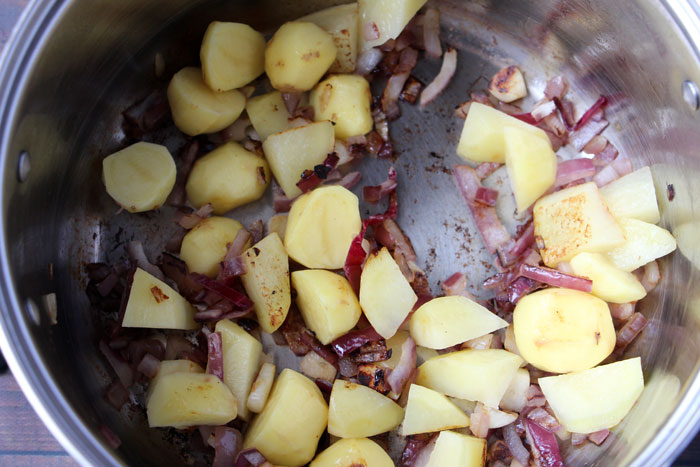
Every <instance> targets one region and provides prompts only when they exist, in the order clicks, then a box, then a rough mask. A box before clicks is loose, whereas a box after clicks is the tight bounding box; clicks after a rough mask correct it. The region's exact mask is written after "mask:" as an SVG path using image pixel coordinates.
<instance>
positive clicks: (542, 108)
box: [530, 101, 557, 122]
mask: <svg viewBox="0 0 700 467" xmlns="http://www.w3.org/2000/svg"><path fill="white" fill-rule="evenodd" d="M555 110H557V106H556V105H555V104H554V102H552V101H545V102H542V103H541V104H539V105H537V106H536V107H535V108H534V109H532V111H531V112H530V115H532V118H534V119H535V121H536V122H539V121H540V120H543V119H544V118H545V117H546V116H548V115H551V114H552V113H553V112H554V111H555Z"/></svg>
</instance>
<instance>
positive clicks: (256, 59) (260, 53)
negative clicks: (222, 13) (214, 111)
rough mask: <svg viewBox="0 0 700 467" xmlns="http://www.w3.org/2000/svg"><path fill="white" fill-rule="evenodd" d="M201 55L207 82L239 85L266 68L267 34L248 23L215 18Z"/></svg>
mask: <svg viewBox="0 0 700 467" xmlns="http://www.w3.org/2000/svg"><path fill="white" fill-rule="evenodd" d="M199 58H200V60H201V62H202V75H203V77H204V82H205V83H207V85H208V86H209V87H210V88H211V89H212V90H214V91H216V92H222V91H230V90H231V89H237V88H240V87H243V86H245V85H246V84H248V83H250V82H251V81H253V80H254V79H255V78H257V77H258V76H260V75H261V74H262V73H263V71H265V37H264V36H263V35H262V34H260V33H259V32H258V31H256V30H255V29H253V28H251V27H250V26H248V25H247V24H241V23H223V22H219V21H213V22H212V23H211V24H209V27H208V28H207V31H206V32H205V33H204V40H203V41H202V48H201V49H200V51H199Z"/></svg>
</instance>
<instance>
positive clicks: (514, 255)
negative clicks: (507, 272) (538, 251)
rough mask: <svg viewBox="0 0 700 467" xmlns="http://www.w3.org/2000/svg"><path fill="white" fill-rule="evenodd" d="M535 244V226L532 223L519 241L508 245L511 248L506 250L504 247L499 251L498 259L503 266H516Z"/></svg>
mask: <svg viewBox="0 0 700 467" xmlns="http://www.w3.org/2000/svg"><path fill="white" fill-rule="evenodd" d="M533 243H535V226H534V224H533V223H532V221H531V222H529V223H528V224H527V227H525V229H524V230H523V231H522V233H521V234H520V236H519V237H518V239H517V240H515V242H511V243H509V244H508V246H509V248H505V246H504V247H502V248H499V249H498V258H499V260H500V261H501V265H503V266H504V267H508V266H511V265H513V264H515V262H516V261H517V260H518V258H520V256H521V255H522V254H523V253H524V252H525V251H526V250H527V249H528V248H530V247H531V246H532V244H533ZM538 262H539V261H538ZM535 264H537V263H535Z"/></svg>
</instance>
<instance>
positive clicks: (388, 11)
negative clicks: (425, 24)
mask: <svg viewBox="0 0 700 467" xmlns="http://www.w3.org/2000/svg"><path fill="white" fill-rule="evenodd" d="M425 2H426V0H360V1H359V2H358V4H359V7H360V41H361V43H362V50H367V49H371V48H372V47H376V46H379V45H382V44H383V43H385V42H386V41H388V40H389V39H396V38H397V37H399V34H401V31H403V30H404V28H405V27H406V25H407V24H408V23H409V21H411V19H412V18H413V17H414V16H415V14H416V13H417V12H418V10H420V9H421V7H422V6H423V5H425Z"/></svg>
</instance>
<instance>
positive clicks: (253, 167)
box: [185, 142, 270, 214]
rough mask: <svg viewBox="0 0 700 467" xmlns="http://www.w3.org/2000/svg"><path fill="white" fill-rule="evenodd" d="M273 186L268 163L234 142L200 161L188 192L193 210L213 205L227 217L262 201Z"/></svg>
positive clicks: (189, 182) (219, 148)
mask: <svg viewBox="0 0 700 467" xmlns="http://www.w3.org/2000/svg"><path fill="white" fill-rule="evenodd" d="M269 183H270V169H269V167H268V165H267V161H266V160H265V159H263V158H262V157H259V156H258V155H257V154H254V153H252V152H250V151H247V150H246V149H245V148H244V147H243V146H241V145H240V144H238V143H233V142H230V143H226V144H224V145H223V146H219V147H218V148H216V149H214V150H213V151H212V152H210V153H209V154H207V155H206V156H204V157H202V158H200V159H197V162H195V163H194V167H192V171H191V172H190V176H189V178H188V179H187V185H186V186H185V189H186V190H187V198H188V199H189V200H190V203H192V205H193V206H195V207H197V208H198V207H200V206H203V205H205V204H207V203H211V205H212V207H213V208H214V213H215V214H223V213H225V212H227V211H230V210H231V209H233V208H237V207H238V206H242V205H244V204H246V203H250V202H251V201H255V200H256V199H258V198H260V197H261V196H262V195H263V193H265V189H266V188H267V185H268V184H269Z"/></svg>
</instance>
